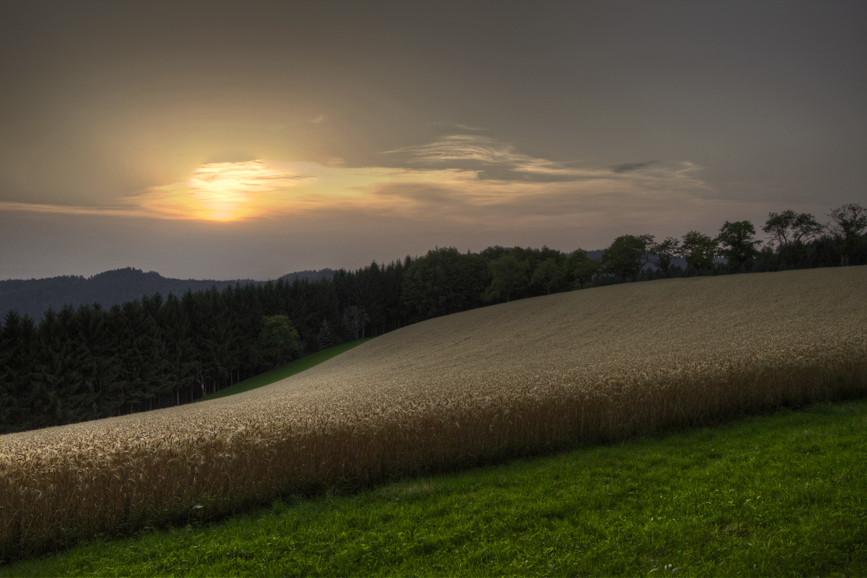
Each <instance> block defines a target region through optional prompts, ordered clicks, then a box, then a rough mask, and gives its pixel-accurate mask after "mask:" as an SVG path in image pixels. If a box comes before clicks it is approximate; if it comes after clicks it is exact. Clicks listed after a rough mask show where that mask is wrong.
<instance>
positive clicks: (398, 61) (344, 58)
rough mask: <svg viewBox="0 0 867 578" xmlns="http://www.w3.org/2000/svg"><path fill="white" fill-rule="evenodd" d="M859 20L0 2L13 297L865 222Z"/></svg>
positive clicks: (832, 10)
mask: <svg viewBox="0 0 867 578" xmlns="http://www.w3.org/2000/svg"><path fill="white" fill-rule="evenodd" d="M865 29H867V2H862V1H854V2H843V1H834V0H822V1H810V2H804V1H798V0H785V1H762V0H749V1H737V0H726V1H718V2H715V1H712V0H703V1H692V2H686V1H666V0H641V1H638V0H629V1H623V0H620V1H618V0H614V1H611V0H605V1H578V0H576V1H570V2H507V1H498V2H473V1H460V2H447V1H442V0H438V1H436V2H405V1H399V2H382V1H377V0H371V1H367V2H354V1H353V2H338V1H329V2H312V1H311V2H294V1H290V0H287V1H281V2H265V1H249V0H248V1H245V2H221V1H216V0H208V1H182V0H180V1H175V0H172V1H160V0H149V1H147V2H136V1H125V2H116V1H111V2H101V1H91V0H76V1H69V0H60V1H54V2H44V1H41V0H26V1H22V2H19V1H16V0H2V1H0V79H2V84H0V279H21V278H24V279H29V278H42V277H52V276H57V275H85V276H90V275H94V274H96V273H99V272H102V271H106V270H110V269H118V268H123V267H135V268H137V269H142V270H145V271H157V272H159V273H161V274H162V275H164V276H166V277H176V278H182V279H188V278H193V279H258V280H265V279H274V278H276V277H279V276H280V275H283V274H286V273H290V272H293V271H300V270H306V269H322V268H326V267H330V268H333V269H337V268H340V267H345V268H347V269H356V268H359V267H363V266H366V265H369V264H370V262H371V261H374V260H375V261H377V262H379V263H383V262H386V263H387V262H390V261H393V260H396V259H402V258H403V257H404V256H406V255H412V256H421V255H424V254H425V253H426V252H427V251H428V250H429V249H432V248H434V247H456V248H458V249H459V250H461V251H462V252H464V251H468V250H471V251H480V250H482V249H484V248H486V247H488V246H492V245H502V246H505V247H510V246H522V247H536V248H539V247H542V246H543V245H545V246H548V247H551V248H555V249H559V250H561V251H564V252H569V251H572V250H574V249H577V248H583V249H586V250H593V249H603V248H605V247H607V246H608V245H610V244H611V242H612V241H613V240H614V239H615V238H616V237H618V236H620V235H625V234H634V235H639V234H645V233H649V234H652V235H654V236H655V237H656V238H657V240H662V239H663V238H665V237H668V236H672V237H681V236H683V235H684V234H685V233H687V232H688V231H691V230H697V231H700V232H702V233H705V234H708V235H712V236H713V235H716V234H717V233H718V231H719V229H720V227H721V226H722V225H723V223H724V222H726V221H740V220H750V221H751V222H752V223H753V224H754V225H755V226H756V229H757V230H758V232H759V236H760V237H763V236H764V235H763V234H762V233H761V227H762V225H763V224H764V222H765V220H766V219H767V216H768V213H770V212H780V211H784V210H787V209H792V210H795V211H798V212H810V213H812V214H813V215H815V216H816V217H817V218H818V219H819V220H820V221H821V222H827V221H828V217H827V214H828V212H829V211H830V210H831V209H832V208H835V207H839V206H841V205H842V204H844V203H853V202H858V203H861V204H864V203H867V187H865V183H867V160H865V157H867V155H865V153H867V106H865V103H867V34H864V30H865Z"/></svg>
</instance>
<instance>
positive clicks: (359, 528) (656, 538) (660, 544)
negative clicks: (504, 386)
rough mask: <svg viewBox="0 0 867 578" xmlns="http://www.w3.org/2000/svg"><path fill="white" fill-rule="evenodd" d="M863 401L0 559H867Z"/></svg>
mask: <svg viewBox="0 0 867 578" xmlns="http://www.w3.org/2000/svg"><path fill="white" fill-rule="evenodd" d="M865 431H867V401H864V400H861V401H854V402H847V403H838V404H821V405H818V406H813V407H810V408H807V409H805V410H801V411H789V410H784V411H782V412H779V413H777V414H775V415H770V416H763V417H752V418H746V419H743V420H740V421H738V422H735V423H730V424H727V425H723V426H720V427H717V428H713V429H699V430H692V431H686V432H680V433H676V434H672V435H669V436H666V437H664V438H644V439H639V440H636V441H632V442H628V443H623V444H620V445H617V446H613V447H599V448H584V449H578V450H575V451H572V452H569V453H564V454H561V455H557V456H551V457H546V458H541V459H536V460H525V461H516V462H512V463H510V464H506V465H503V466H500V467H489V468H481V469H476V470H472V471H468V472H464V473H458V474H453V475H448V476H440V477H435V478H425V479H420V480H413V481H405V482H401V483H397V484H392V485H389V486H385V487H382V488H379V489H376V490H372V491H368V492H365V493H362V494H359V495H356V496H342V497H341V496H331V497H322V498H318V499H314V500H294V501H291V502H290V503H284V502H277V503H275V504H274V506H273V507H272V508H270V509H269V510H264V511H260V512H257V513H254V514H251V515H248V516H243V517H237V518H234V519H231V520H229V521H227V522H225V523H223V524H219V525H214V526H207V525H204V526H203V525H201V524H197V523H193V524H191V525H190V526H188V527H186V528H184V529H175V530H169V531H166V532H155V533H146V534H145V535H143V536H142V537H140V538H138V539H129V540H119V541H114V542H97V543H93V544H88V545H83V546H80V547H78V548H75V549H73V550H71V551H69V552H66V553H63V554H61V555H58V556H54V557H49V558H46V559H43V560H31V561H26V562H22V563H18V564H15V565H12V566H9V567H6V568H0V576H48V575H51V576H55V575H91V576H93V575H99V576H115V575H144V576H147V575H161V576H170V575H176V576H214V575H268V576H283V575H285V576H297V575H311V576H315V575H324V576H334V575H362V574H363V575H395V574H397V575H448V576H452V575H472V576H476V575H550V576H565V575H581V576H585V575H652V576H669V575H677V576H700V575H705V576H720V575H728V576H734V575H746V576H768V575H831V574H837V573H841V574H844V575H865V574H867V496H865V494H864V485H863V482H864V479H865V478H867V434H865Z"/></svg>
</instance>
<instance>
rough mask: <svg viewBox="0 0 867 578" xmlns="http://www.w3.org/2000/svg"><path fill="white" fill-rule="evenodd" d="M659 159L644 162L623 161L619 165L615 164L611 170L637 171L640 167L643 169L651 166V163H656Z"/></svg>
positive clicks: (621, 171)
mask: <svg viewBox="0 0 867 578" xmlns="http://www.w3.org/2000/svg"><path fill="white" fill-rule="evenodd" d="M658 162H659V161H647V162H644V163H621V164H619V165H613V166H611V167H609V168H610V169H611V172H613V173H618V174H620V173H628V172H630V171H637V170H639V169H643V168H646V167H649V166H650V165H653V164H656V163H658Z"/></svg>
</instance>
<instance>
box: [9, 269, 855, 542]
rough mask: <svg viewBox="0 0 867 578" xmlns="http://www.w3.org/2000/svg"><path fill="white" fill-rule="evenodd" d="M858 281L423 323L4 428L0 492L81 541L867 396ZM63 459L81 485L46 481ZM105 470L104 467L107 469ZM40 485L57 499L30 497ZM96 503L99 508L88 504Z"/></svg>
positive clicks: (612, 290)
mask: <svg viewBox="0 0 867 578" xmlns="http://www.w3.org/2000/svg"><path fill="white" fill-rule="evenodd" d="M865 288H867V267H865V266H861V267H849V268H837V269H812V270H802V271H791V272H783V273H768V274H752V275H730V276H722V277H699V278H691V279H670V280H661V281H653V282H648V283H632V284H624V285H616V286H610V287H602V288H596V289H588V290H583V291H575V292H570V293H561V294H556V295H551V296H548V297H539V298H533V299H526V300H522V301H516V302H512V303H506V304H501V305H496V306H492V307H487V308H483V309H477V310H472V311H468V312H464V313H459V314H455V315H451V316H446V317H441V318H437V319H433V320H429V321H426V322H423V323H418V324H415V325H411V326H408V327H406V328H403V329H400V330H397V331H394V332H391V333H389V334H386V335H384V336H381V337H378V338H377V339H374V340H372V341H370V342H368V343H365V344H363V345H361V346H359V347H357V348H356V349H353V350H352V351H350V352H347V353H346V354H344V355H341V356H339V357H337V358H334V359H332V360H329V361H327V362H325V363H323V364H321V365H319V366H317V367H315V368H313V369H311V370H309V371H306V372H304V373H301V374H298V375H296V376H293V377H290V378H288V379H286V380H283V381H280V382H277V383H274V384H272V385H269V386H266V387H263V388H260V389H257V390H254V391H249V392H246V393H242V394H238V395H235V396H231V397H227V398H222V399H218V400H213V401H208V402H204V403H200V404H193V405H191V406H180V407H176V408H170V409H164V410H159V411H154V412H148V413H144V414H135V415H129V416H123V417H120V418H111V419H106V420H100V421H95V422H88V423H81V424H76V425H70V426H64V427H58V428H49V429H45V430H35V431H30V432H24V433H20V434H12V435H5V436H2V443H3V446H4V454H3V456H2V457H0V466H2V468H3V469H4V471H7V472H8V473H9V475H7V476H6V477H5V479H4V480H3V481H2V483H3V484H6V485H8V487H7V488H6V489H5V490H4V489H3V488H2V487H0V491H4V493H5V492H9V494H8V495H15V496H19V493H18V489H17V488H18V487H19V486H18V484H23V483H24V481H23V480H39V482H38V484H37V485H38V486H39V487H35V486H34V482H32V481H31V482H27V484H28V488H30V490H28V491H32V492H34V493H32V495H31V494H26V495H25V494H21V495H20V496H19V498H20V500H22V503H21V504H20V505H16V506H13V507H11V508H5V509H4V510H3V511H2V512H0V515H6V514H5V513H6V512H9V513H10V515H11V512H13V511H22V512H30V511H33V512H34V514H33V515H34V516H37V517H40V516H46V515H47V514H39V512H41V511H42V509H43V508H45V507H50V508H51V510H50V511H51V512H52V513H51V514H50V516H48V518H46V520H49V519H50V520H52V522H51V523H52V524H56V525H58V526H57V527H68V526H69V525H74V526H77V527H81V528H83V530H82V531H84V529H85V528H89V530H87V531H84V533H85V534H86V533H87V532H88V531H89V532H93V531H105V524H106V523H108V522H106V520H113V519H116V518H117V516H121V518H119V519H118V522H116V523H126V522H125V521H124V520H125V518H124V517H125V516H130V515H134V516H140V517H141V516H143V517H141V518H140V519H141V520H146V519H147V516H149V515H150V514H145V513H144V512H146V511H148V512H150V511H159V508H163V510H162V511H178V512H183V511H189V508H192V507H202V506H201V504H202V500H203V499H204V497H205V496H206V497H207V502H206V503H207V504H209V506H208V507H209V508H213V509H214V510H215V511H222V510H224V509H226V508H233V507H236V505H237V504H242V503H246V502H248V501H250V500H262V499H267V497H268V496H273V495H275V493H279V492H286V491H290V490H292V488H296V489H304V490H309V489H311V488H319V487H322V486H325V487H328V486H330V485H334V484H341V483H351V484H362V485H363V484H366V483H370V482H372V481H376V480H378V479H381V478H383V477H386V478H387V477H390V476H395V475H398V476H400V475H407V474H410V473H417V472H426V471H435V470H438V469H442V468H451V467H455V466H458V465H461V464H471V463H478V461H479V460H485V459H496V458H497V457H498V456H507V455H514V453H516V452H517V453H522V452H526V451H530V452H537V451H539V450H540V449H543V448H550V447H559V446H562V445H564V444H566V445H568V444H570V443H574V442H575V441H576V440H585V441H593V440H598V439H603V440H604V439H619V438H622V437H624V436H628V435H632V434H633V433H635V432H640V431H653V430H657V429H659V428H664V427H683V426H689V425H699V424H707V423H716V422H717V421H719V420H720V419H725V418H726V417H728V416H731V415H734V414H738V413H741V412H751V411H757V410H761V409H764V408H768V407H777V406H779V405H782V404H799V403H805V402H810V401H814V400H819V399H829V398H835V397H840V396H846V395H864V394H865V393H867V379H865V375H867V299H864V295H865ZM12 456H19V457H20V456H24V457H25V460H24V461H23V462H13V461H12V459H13V458H12ZM16 459H17V458H16ZM70 468H73V469H76V470H77V471H78V472H79V474H80V475H79V477H78V478H77V479H79V480H81V479H92V480H93V482H92V483H89V484H86V485H84V486H79V485H77V484H78V483H77V482H76V481H75V479H69V478H64V479H63V480H60V479H59V478H57V479H55V477H56V476H60V475H61V474H54V473H49V472H64V471H69V469H70ZM107 468H110V469H112V470H113V471H115V473H116V475H115V477H111V476H109V477H105V478H103V477H100V475H99V472H100V471H105V470H106V469H107ZM91 471H92V473H90V472H91ZM82 476H83V477H82ZM151 477H153V480H156V479H157V477H158V478H159V479H160V480H161V483H160V484H155V483H154V482H153V480H151V479H150V478H151ZM16 480H21V481H20V482H19V481H16ZM69 484H72V486H69V487H66V488H65V489H64V486H65V485H66V486H68V485H69ZM43 486H44V487H43ZM39 488H42V490H40V489H39ZM49 488H50V491H52V492H55V495H56V496H57V498H56V500H57V503H53V504H48V502H51V500H48V501H46V500H45V499H41V501H39V502H37V501H34V500H37V497H36V493H35V492H36V491H37V490H38V491H42V492H43V494H47V493H48V492H49ZM58 488H60V491H58ZM83 493H84V494H87V495H90V494H93V497H91V498H87V496H86V495H84V494H83ZM28 496H30V497H28ZM97 496H99V498H98V499H99V502H98V503H99V504H100V508H95V509H93V511H91V510H90V509H82V506H81V505H80V504H83V503H85V501H86V502H87V503H93V502H91V500H96V499H97ZM52 499H54V498H52ZM197 504H198V505H197ZM142 508H144V509H142ZM153 508H156V510H154V509H153ZM97 510H98V511H97ZM130 512H133V514H130ZM135 512H139V513H137V514H136V513H135ZM136 519H139V518H136ZM0 522H4V523H5V524H6V525H7V526H9V525H10V524H11V525H12V526H14V527H18V526H17V524H21V525H20V527H21V528H29V527H30V526H31V525H32V524H34V522H33V521H32V520H24V519H21V520H19V521H18V522H16V523H12V522H10V521H9V520H0ZM93 524H96V525H95V526H94V525H93ZM100 528H102V530H100ZM22 531H23V530H22ZM28 531H29V530H28ZM45 531H48V529H45ZM49 534H50V532H49ZM10 535H14V533H13V534H10ZM46 535H48V534H46Z"/></svg>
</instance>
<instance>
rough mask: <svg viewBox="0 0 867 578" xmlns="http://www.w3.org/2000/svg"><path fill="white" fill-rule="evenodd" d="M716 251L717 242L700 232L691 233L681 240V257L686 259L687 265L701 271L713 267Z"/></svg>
mask: <svg viewBox="0 0 867 578" xmlns="http://www.w3.org/2000/svg"><path fill="white" fill-rule="evenodd" d="M716 251H717V243H716V240H714V239H712V238H710V237H708V236H707V235H704V234H702V233H699V232H698V231H690V232H689V233H687V234H686V235H684V236H683V238H682V239H681V244H680V256H681V257H683V258H684V259H686V264H687V265H689V266H690V267H694V268H695V269H698V270H700V271H701V270H707V269H709V268H711V267H712V266H713V259H714V257H716Z"/></svg>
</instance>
